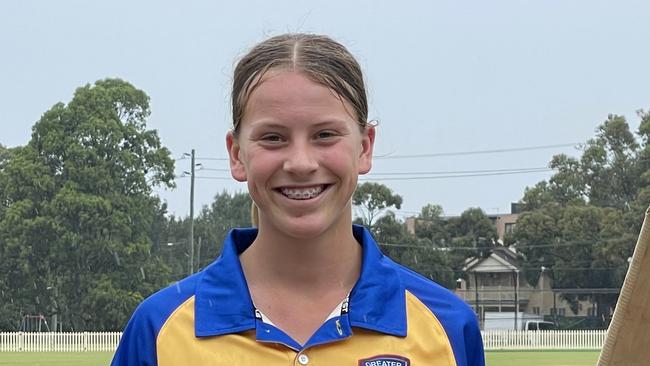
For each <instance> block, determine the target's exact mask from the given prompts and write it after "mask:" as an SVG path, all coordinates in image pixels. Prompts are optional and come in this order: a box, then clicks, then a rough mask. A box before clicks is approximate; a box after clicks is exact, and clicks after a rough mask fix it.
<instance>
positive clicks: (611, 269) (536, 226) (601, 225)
mask: <svg viewBox="0 0 650 366" xmlns="http://www.w3.org/2000/svg"><path fill="white" fill-rule="evenodd" d="M639 116H640V117H641V120H642V121H641V125H640V127H639V130H638V133H637V135H638V137H637V136H635V135H634V133H632V132H631V131H630V127H629V125H628V123H627V122H626V120H625V118H624V117H622V116H617V115H610V116H608V118H607V120H605V121H604V122H603V123H602V124H601V125H600V126H599V127H598V128H597V129H596V135H595V137H594V138H593V139H590V140H589V141H587V143H586V144H585V145H584V148H583V152H582V155H581V156H580V157H579V158H573V157H569V156H566V155H563V154H562V155H557V156H554V157H553V159H552V160H551V163H550V166H551V167H552V168H553V169H555V170H556V173H555V174H554V175H553V176H552V177H551V178H550V179H549V180H548V182H546V181H542V182H540V183H538V184H537V185H535V186H534V187H533V188H530V189H526V191H525V193H524V197H523V198H522V203H523V204H524V208H525V212H524V213H523V214H522V215H521V217H520V218H519V220H518V221H517V226H516V229H515V234H514V238H515V240H516V242H517V245H518V246H519V247H520V251H521V253H522V254H524V256H525V258H526V262H525V273H526V277H527V279H528V281H529V283H531V284H535V283H536V282H537V279H538V277H539V273H540V269H541V267H542V266H544V267H546V268H548V269H549V271H550V272H549V273H550V275H551V276H552V278H553V280H554V286H555V287H557V288H617V287H620V286H621V284H622V281H623V278H624V275H625V272H626V270H627V258H628V257H629V256H630V255H631V254H632V251H633V248H634V244H635V242H636V236H637V234H638V231H639V229H640V223H641V222H642V220H643V211H644V210H645V209H646V208H647V206H648V204H650V189H648V187H649V185H648V183H650V181H649V180H648V177H650V173H648V172H649V171H650V170H649V168H650V163H648V161H647V159H648V157H650V153H648V151H650V150H648V131H650V127H649V126H650V117H649V116H648V114H647V113H644V112H643V111H640V112H639ZM639 141H640V142H641V143H640V144H639ZM566 297H567V299H568V300H569V301H570V302H572V303H573V304H574V305H575V306H577V301H575V300H577V299H578V297H577V296H575V295H571V294H568V295H567V296H566ZM592 299H593V300H594V301H595V302H596V303H597V304H598V310H599V313H600V314H599V315H600V316H601V317H603V318H605V317H607V316H608V315H609V311H610V309H611V308H612V307H613V306H614V304H615V303H616V295H613V294H594V295H593V296H592Z"/></svg>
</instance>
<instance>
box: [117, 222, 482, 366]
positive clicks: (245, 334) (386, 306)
mask: <svg viewBox="0 0 650 366" xmlns="http://www.w3.org/2000/svg"><path fill="white" fill-rule="evenodd" d="M353 233H354V236H355V238H356V239H357V241H358V242H359V243H360V245H362V247H363V262H362V266H361V275H360V278H359V280H358V281H357V283H356V285H355V286H354V288H353V289H352V291H351V292H350V295H349V297H348V299H347V300H346V301H344V303H343V304H342V306H341V307H340V310H339V311H338V312H336V313H333V314H332V316H330V318H329V319H328V320H326V321H325V323H324V324H323V325H322V326H321V327H320V328H319V329H318V330H317V331H316V333H315V334H314V335H313V336H312V337H311V338H310V339H309V340H308V341H307V343H305V344H304V345H300V344H298V343H297V342H296V341H294V340H293V339H292V338H291V337H289V336H288V335H287V334H286V333H284V332H283V331H282V330H281V329H278V328H276V327H275V326H273V324H271V323H270V322H265V321H264V317H263V316H260V314H259V312H256V309H255V307H254V305H253V302H252V300H251V297H250V294H249V292H248V287H247V285H246V280H245V278H244V275H243V272H242V268H241V265H240V262H239V254H240V253H242V252H243V251H244V250H245V249H246V248H247V247H248V246H249V245H250V244H251V243H252V242H253V240H254V239H255V236H256V235H257V230H256V229H234V230H232V231H231V232H230V233H229V234H228V237H227V238H226V240H225V243H224V248H223V252H222V254H221V255H220V256H219V258H217V260H216V261H214V262H213V263H212V264H211V265H209V266H208V267H206V268H205V269H204V270H202V271H201V272H199V273H196V274H194V275H192V276H190V277H188V278H186V279H184V280H182V281H180V282H177V283H175V284H174V285H172V286H170V287H167V288H165V289H163V290H161V291H159V292H157V293H155V294H154V295H152V296H151V297H149V298H147V299H146V300H145V301H143V302H142V304H140V306H139V307H138V308H137V309H136V311H135V313H134V314H133V316H132V318H131V320H130V321H129V323H128V324H127V326H126V329H125V330H124V334H123V336H122V339H121V341H120V345H119V347H118V349H117V351H116V353H115V356H114V358H113V362H112V365H161V366H165V365H269V366H274V365H296V366H306V365H331V366H339V365H355V366H408V365H412V366H418V365H436V366H452V365H455V366H479V365H484V355H483V343H482V341H481V334H480V331H479V327H478V323H477V320H476V316H475V314H474V312H473V311H472V309H470V308H469V307H468V306H467V305H466V304H465V302H463V301H462V300H461V299H459V298H457V297H456V296H455V295H454V294H452V293H451V292H450V291H448V290H447V289H445V288H443V287H441V286H439V285H438V284H436V283H434V282H432V281H430V280H428V279H426V278H424V277H423V276H421V275H419V274H417V273H416V272H414V271H412V270H410V269H408V268H406V267H404V266H401V265H399V264H397V263H395V262H394V261H392V260H391V259H389V258H388V257H386V256H384V255H383V254H382V253H381V251H380V250H379V248H378V246H377V244H376V243H375V241H374V239H373V238H372V236H371V234H370V233H369V232H368V231H367V230H366V229H365V228H363V227H361V226H354V227H353ZM306 310H307V309H306ZM256 313H257V314H256Z"/></svg>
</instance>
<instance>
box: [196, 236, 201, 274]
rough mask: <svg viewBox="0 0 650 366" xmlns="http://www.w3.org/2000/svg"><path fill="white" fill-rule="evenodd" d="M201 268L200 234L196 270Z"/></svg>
mask: <svg viewBox="0 0 650 366" xmlns="http://www.w3.org/2000/svg"><path fill="white" fill-rule="evenodd" d="M200 269H201V237H200V236H199V243H198V245H197V247H196V270H197V271H199V270H200Z"/></svg>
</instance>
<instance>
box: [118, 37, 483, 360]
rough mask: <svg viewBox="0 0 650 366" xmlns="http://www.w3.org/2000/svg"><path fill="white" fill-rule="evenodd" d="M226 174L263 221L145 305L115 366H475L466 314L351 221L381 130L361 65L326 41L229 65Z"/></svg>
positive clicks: (476, 348)
mask: <svg viewBox="0 0 650 366" xmlns="http://www.w3.org/2000/svg"><path fill="white" fill-rule="evenodd" d="M232 110H233V129H232V131H231V132H229V133H228V134H227V136H226V146H227V149H228V153H229V155H230V168H231V172H232V176H233V177H234V178H235V179H236V180H238V181H241V182H247V184H248V190H249V193H250V195H251V197H252V198H253V201H254V202H255V205H256V206H257V212H258V223H257V226H258V227H257V229H233V230H232V231H231V232H230V233H229V235H228V237H227V238H226V240H225V243H224V248H223V252H222V254H221V256H220V257H219V258H218V259H217V260H216V261H215V262H214V263H212V264H211V265H210V266H208V267H206V268H205V269H204V270H203V271H201V272H199V273H197V274H195V275H193V276H191V277H188V278H186V279H184V280H182V281H180V282H178V283H177V284H175V285H173V286H171V287H169V288H167V289H164V290H162V291H160V292H158V293H156V294H154V295H153V296H151V297H150V298H148V299H147V300H145V301H144V302H143V303H142V304H141V305H140V306H139V307H138V309H137V310H136V311H135V313H134V315H133V317H132V319H131V320H130V321H129V323H128V325H127V327H126V329H125V331H124V335H123V337H122V340H121V342H120V345H119V348H118V350H117V352H116V354H115V357H114V359H113V365H364V366H365V365H368V366H380V365H381V366H397V365H400V366H404V365H438V366H447V365H449V366H451V365H458V366H461V365H471V366H475V365H483V364H484V360H483V347H482V342H481V336H480V332H479V328H478V324H477V321H476V316H475V314H474V312H473V311H472V310H471V309H470V308H469V307H468V306H467V305H466V304H465V303H464V302H463V301H462V300H460V299H458V298H456V297H455V296H454V295H453V294H452V293H450V292H449V291H447V290H446V289H444V288H442V287H440V286H439V285H437V284H435V283H433V282H431V281H429V280H427V279H426V278H424V277H422V276H420V275H418V274H417V273H415V272H413V271H411V270H409V269H407V268H405V267H403V266H401V265H399V264H396V263H395V262H393V261H392V260H390V259H389V258H387V257H385V256H383V255H382V254H381V252H380V250H379V248H378V247H377V244H376V243H375V241H374V240H373V238H372V236H371V235H370V233H369V232H368V231H367V230H366V229H364V228H363V227H360V226H353V225H352V207H351V197H352V194H353V192H354V190H355V188H356V185H357V178H358V175H359V174H365V173H367V172H368V171H369V170H370V167H371V163H372V151H373V144H374V141H375V128H374V126H373V125H371V124H368V122H367V121H368V106H367V100H366V91H365V85H364V81H363V76H362V73H361V69H360V67H359V65H358V63H357V62H356V60H355V59H354V57H352V55H351V54H350V53H349V52H348V51H347V50H346V49H345V47H343V46H342V45H340V44H339V43H337V42H335V41H333V40H332V39H330V38H328V37H325V36H319V35H309V34H285V35H281V36H276V37H273V38H270V39H267V40H266V41H264V42H262V43H260V44H258V45H257V46H255V47H254V48H253V49H252V50H251V51H250V52H249V53H248V54H247V55H246V56H244V58H243V59H242V60H241V61H240V62H239V63H238V65H237V67H236V68H235V75H234V82H233V91H232Z"/></svg>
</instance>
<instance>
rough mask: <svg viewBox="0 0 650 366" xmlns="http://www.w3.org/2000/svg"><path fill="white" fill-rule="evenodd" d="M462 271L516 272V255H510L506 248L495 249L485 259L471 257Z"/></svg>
mask: <svg viewBox="0 0 650 366" xmlns="http://www.w3.org/2000/svg"><path fill="white" fill-rule="evenodd" d="M463 271H466V272H486V273H489V272H491V273H496V272H513V271H514V272H518V271H519V265H518V263H517V256H516V254H514V253H512V252H511V251H510V250H509V249H507V248H496V249H495V250H494V251H493V252H492V253H490V255H489V256H488V257H486V258H481V257H473V258H470V259H469V260H468V261H467V262H466V264H465V267H463Z"/></svg>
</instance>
